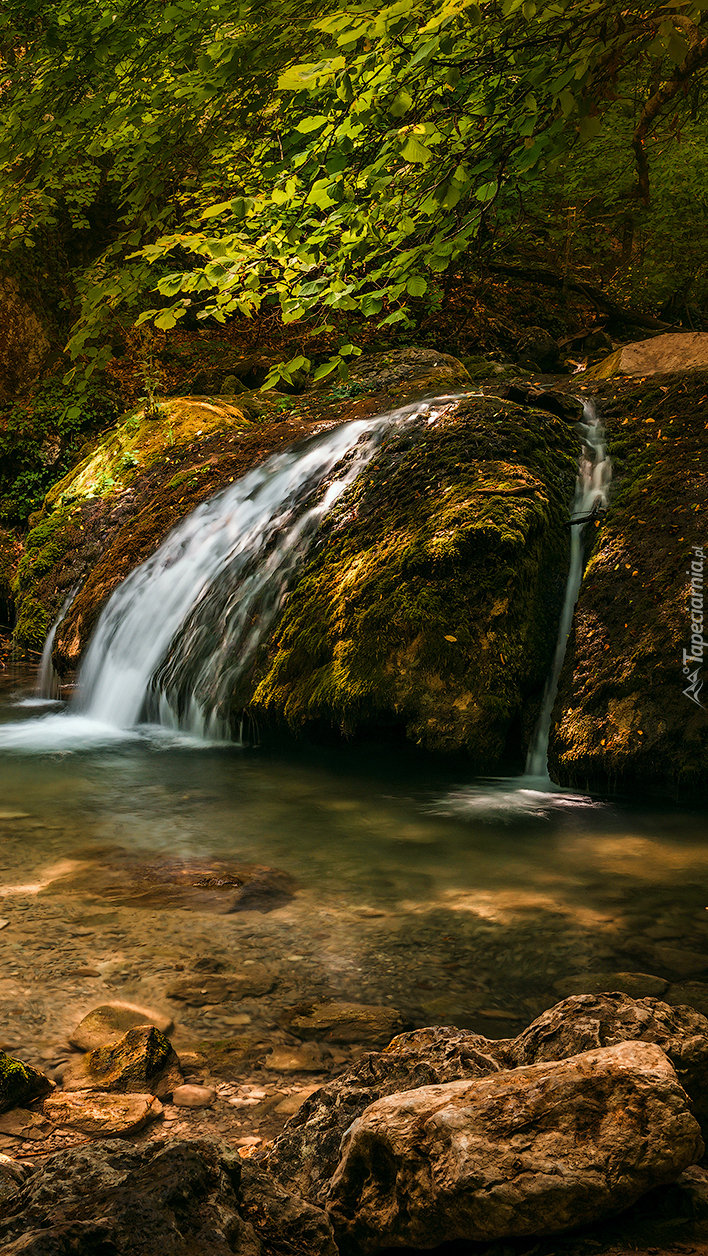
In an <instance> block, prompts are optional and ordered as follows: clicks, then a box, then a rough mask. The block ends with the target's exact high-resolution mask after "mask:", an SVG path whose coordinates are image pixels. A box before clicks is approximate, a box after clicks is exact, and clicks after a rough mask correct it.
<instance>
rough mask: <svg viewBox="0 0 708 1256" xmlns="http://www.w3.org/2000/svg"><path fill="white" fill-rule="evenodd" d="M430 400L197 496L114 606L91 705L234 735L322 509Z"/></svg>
mask: <svg viewBox="0 0 708 1256" xmlns="http://www.w3.org/2000/svg"><path fill="white" fill-rule="evenodd" d="M427 409H428V406H426V405H419V406H408V407H406V408H405V409H402V410H399V411H396V412H394V413H392V414H387V415H382V416H379V417H377V418H375V419H366V420H356V421H354V422H351V423H347V424H343V425H342V426H340V427H336V428H334V429H333V430H331V431H328V432H326V433H323V434H319V435H317V436H314V437H310V438H309V439H308V440H306V441H304V442H303V443H302V444H300V445H299V446H293V447H290V448H288V449H286V450H285V451H284V452H282V453H278V454H274V455H272V456H271V457H270V458H268V459H267V460H266V462H264V463H263V464H262V466H260V467H257V468H255V469H254V470H253V471H250V472H249V473H248V474H247V475H245V476H244V477H243V479H241V480H239V481H238V482H237V483H235V484H234V485H233V487H231V488H228V489H226V490H225V491H222V492H221V493H219V494H218V495H217V496H216V497H213V498H211V499H210V500H209V501H207V502H204V503H203V504H202V505H201V506H199V507H197V509H196V510H195V511H193V513H192V514H191V515H189V516H188V517H187V518H186V519H184V520H183V521H182V523H180V524H179V525H178V526H177V527H176V528H175V529H174V530H173V531H172V532H171V533H170V535H169V536H168V537H167V539H166V541H164V543H163V544H162V546H161V547H160V549H159V550H157V552H156V553H155V554H154V555H153V556H152V557H151V558H149V559H148V560H147V561H146V562H144V563H143V564H142V566H140V567H138V568H136V570H135V571H133V572H132V573H131V575H130V576H128V578H127V579H126V580H125V581H124V582H123V583H122V584H121V585H120V586H119V587H118V589H116V591H115V593H114V594H113V595H112V597H111V599H110V601H109V603H108V605H107V606H106V608H105V610H104V611H103V613H102V615H101V618H100V620H99V622H98V626H97V628H96V632H95V634H94V636H93V639H92V641H91V645H90V647H89V650H88V653H87V655H86V659H85V662H84V664H83V666H82V668H81V672H80V676H79V685H80V695H79V697H78V699H77V705H78V708H79V709H80V710H81V711H82V712H83V713H84V715H85V716H86V717H88V718H89V719H91V720H94V721H96V722H98V723H99V724H103V725H113V726H115V727H118V728H131V727H133V726H134V725H135V724H136V723H138V722H139V721H141V720H152V721H154V722H156V723H160V724H163V725H166V726H167V727H172V728H181V729H183V730H185V731H188V732H191V733H193V734H196V735H197V736H204V735H207V736H209V737H214V738H226V737H228V736H229V735H230V731H231V730H230V727H229V718H228V717H229V698H230V695H231V693H232V692H233V688H234V685H235V684H236V683H237V682H238V679H239V677H242V676H243V675H244V674H245V672H246V671H247V669H248V667H249V666H250V664H251V663H252V661H253V657H254V654H255V652H256V650H257V648H258V645H259V643H260V642H261V641H263V640H264V638H265V637H266V636H267V633H268V631H269V629H270V628H271V627H272V625H273V623H274V621H275V618H276V616H277V614H278V611H279V609H280V607H281V605H282V602H283V598H284V596H285V594H286V593H287V589H288V587H289V585H290V582H291V579H292V575H293V573H294V571H295V569H296V567H297V565H298V564H299V562H300V561H301V559H302V558H303V556H304V555H305V553H306V551H307V549H308V548H309V545H310V542H311V540H312V537H313V535H314V533H315V532H316V530H317V528H318V527H319V524H320V523H321V521H322V518H323V516H324V515H325V513H326V512H327V511H328V510H329V509H330V508H331V507H332V506H333V505H334V503H335V501H336V500H337V499H338V497H340V496H341V494H342V493H343V492H344V490H345V489H346V488H347V487H348V485H350V484H351V483H352V481H353V480H354V479H355V478H356V476H357V475H358V474H359V472H360V471H361V470H362V469H363V467H364V466H365V465H366V463H367V462H368V461H369V460H370V459H371V458H372V457H373V456H374V454H375V453H376V451H377V449H378V448H379V447H380V445H381V442H382V440H383V439H384V436H385V435H386V433H387V432H389V431H390V430H391V429H392V428H393V427H394V426H396V425H397V424H399V423H401V422H403V421H405V420H407V419H409V418H411V417H412V416H413V415H415V414H422V413H424V412H425V411H427ZM332 477H334V478H332Z"/></svg>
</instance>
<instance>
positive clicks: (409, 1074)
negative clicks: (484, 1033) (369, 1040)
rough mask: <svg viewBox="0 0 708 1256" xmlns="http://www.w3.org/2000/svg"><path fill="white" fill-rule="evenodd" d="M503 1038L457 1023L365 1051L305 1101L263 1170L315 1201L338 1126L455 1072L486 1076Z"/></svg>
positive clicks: (495, 1066)
mask: <svg viewBox="0 0 708 1256" xmlns="http://www.w3.org/2000/svg"><path fill="white" fill-rule="evenodd" d="M507 1048H508V1043H506V1042H503V1041H502V1042H499V1043H497V1042H490V1041H488V1040H487V1039H486V1038H482V1037H481V1036H480V1035H479V1034H472V1033H467V1032H465V1031H464V1030H460V1029H451V1028H439V1027H435V1028H433V1029H419V1030H415V1031H413V1032H411V1033H407V1034H399V1035H398V1036H397V1037H396V1038H394V1039H393V1042H391V1043H390V1045H389V1046H388V1048H387V1049H386V1051H383V1052H379V1053H373V1054H369V1055H366V1056H364V1058H363V1059H362V1060H360V1061H359V1062H358V1063H357V1064H355V1065H354V1066H353V1067H352V1068H350V1069H348V1070H347V1071H346V1072H345V1073H343V1074H342V1075H341V1077H338V1078H337V1079H336V1080H335V1081H332V1082H330V1083H329V1084H328V1085H326V1086H322V1087H321V1088H320V1089H319V1090H317V1091H315V1093H314V1094H312V1095H311V1096H310V1097H309V1098H307V1099H306V1100H305V1102H304V1103H303V1104H301V1105H300V1106H299V1108H298V1111H297V1113H296V1115H295V1116H293V1118H292V1119H291V1120H290V1121H289V1123H288V1125H287V1127H286V1129H285V1130H284V1132H283V1133H282V1134H281V1136H280V1137H279V1138H278V1139H276V1141H275V1143H274V1145H273V1148H272V1150H271V1151H270V1152H269V1154H268V1157H267V1165H268V1168H269V1170H270V1171H271V1172H272V1173H274V1174H275V1176H276V1177H277V1178H278V1179H279V1180H280V1181H281V1182H283V1183H284V1184H285V1185H286V1186H288V1187H289V1188H290V1189H292V1190H296V1191H297V1192H298V1193H299V1194H301V1195H303V1196H304V1197H305V1198H306V1199H310V1200H312V1201H313V1202H315V1203H321V1202H322V1200H323V1199H324V1196H325V1194H326V1190H327V1186H328V1183H329V1180H330V1178H331V1177H332V1174H333V1173H334V1171H335V1169H336V1167H337V1162H338V1159H339V1148H340V1143H341V1140H342V1135H343V1134H344V1131H345V1130H346V1129H347V1128H348V1126H349V1125H351V1123H352V1121H353V1120H354V1119H355V1118H356V1117H358V1116H360V1115H361V1113H362V1112H363V1111H364V1109H365V1108H367V1107H368V1106H369V1104H371V1103H374V1102H375V1101H376V1100H377V1099H379V1098H381V1097H382V1096H384V1095H391V1094H394V1093H399V1092H401V1091H408V1090H414V1089H417V1088H418V1087H420V1086H430V1085H435V1084H436V1083H440V1082H448V1081H457V1080H459V1079H460V1078H478V1077H486V1076H488V1075H489V1074H490V1073H496V1072H498V1071H499V1069H500V1068H503V1067H505V1061H506V1054H505V1053H506V1050H507Z"/></svg>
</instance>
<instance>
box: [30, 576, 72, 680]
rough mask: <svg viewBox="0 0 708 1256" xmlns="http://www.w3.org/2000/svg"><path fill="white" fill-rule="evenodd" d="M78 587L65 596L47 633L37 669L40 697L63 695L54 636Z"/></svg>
mask: <svg viewBox="0 0 708 1256" xmlns="http://www.w3.org/2000/svg"><path fill="white" fill-rule="evenodd" d="M78 587H79V586H78V585H75V586H74V588H73V589H72V590H71V592H70V593H68V594H67V596H66V597H65V599H64V601H63V602H62V605H61V610H60V611H59V614H58V615H57V617H56V619H55V620H54V623H53V624H52V626H51V628H50V629H49V632H48V634H47V639H46V641H45V643H44V647H43V649H42V657H41V659H40V660H39V667H38V669H37V686H36V693H37V697H38V698H48V699H49V700H50V701H51V700H53V699H58V698H60V697H61V677H60V676H59V675H58V674H57V673H56V672H55V670H54V664H53V663H52V650H53V648H54V638H55V637H56V635H57V628H58V627H59V625H60V623H61V621H62V619H63V618H64V616H65V615H66V612H67V611H68V609H69V607H70V606H71V603H72V602H73V600H74V598H75V596H76V593H77V590H78Z"/></svg>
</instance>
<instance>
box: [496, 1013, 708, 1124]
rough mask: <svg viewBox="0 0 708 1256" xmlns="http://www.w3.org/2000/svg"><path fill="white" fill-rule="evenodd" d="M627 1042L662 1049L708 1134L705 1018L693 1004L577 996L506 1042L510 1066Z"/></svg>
mask: <svg viewBox="0 0 708 1256" xmlns="http://www.w3.org/2000/svg"><path fill="white" fill-rule="evenodd" d="M629 1041H641V1042H650V1043H656V1045H657V1046H659V1047H661V1049H662V1050H663V1051H664V1052H665V1053H666V1055H667V1056H668V1058H669V1060H670V1061H671V1063H672V1064H673V1066H674V1068H675V1069H676V1073H677V1075H678V1078H679V1081H680V1082H681V1085H682V1086H683V1088H684V1090H686V1091H687V1093H688V1094H689V1095H690V1097H691V1099H692V1101H693V1107H694V1112H695V1113H696V1116H697V1118H698V1120H699V1121H700V1122H701V1126H702V1128H703V1130H704V1133H705V1134H708V1020H707V1019H706V1017H705V1016H701V1015H700V1013H699V1012H695V1011H693V1009H692V1008H689V1007H669V1005H668V1004H667V1003H662V1002H660V1000H659V999H651V998H645V999H638V1000H637V999H631V998H630V997H629V996H628V995H626V994H620V993H617V994H614V993H612V994H600V995H590V994H586V995H575V996H573V997H571V998H569V999H564V1000H563V1002H562V1003H557V1004H556V1005H555V1007H551V1008H549V1009H548V1010H547V1011H546V1012H543V1014H542V1015H541V1016H539V1017H538V1018H537V1019H536V1020H535V1021H533V1022H532V1024H531V1025H529V1027H528V1029H525V1030H524V1031H523V1033H521V1034H519V1036H518V1038H515V1039H514V1041H513V1042H512V1043H510V1044H509V1048H508V1054H507V1059H508V1061H509V1064H508V1067H512V1068H513V1067H515V1066H519V1065H525V1064H534V1063H536V1062H537V1061H541V1060H544V1061H546V1060H548V1061H550V1060H563V1059H566V1058H567V1057H568V1056H571V1055H576V1054H578V1052H581V1051H588V1050H591V1049H593V1048H595V1047H607V1046H611V1045H613V1044H614V1043H620V1042H629Z"/></svg>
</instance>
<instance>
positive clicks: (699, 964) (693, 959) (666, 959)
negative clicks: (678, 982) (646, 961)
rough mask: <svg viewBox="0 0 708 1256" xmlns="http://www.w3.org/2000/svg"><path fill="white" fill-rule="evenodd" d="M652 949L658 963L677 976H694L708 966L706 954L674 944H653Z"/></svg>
mask: <svg viewBox="0 0 708 1256" xmlns="http://www.w3.org/2000/svg"><path fill="white" fill-rule="evenodd" d="M653 949H654V956H655V958H656V959H657V960H658V961H659V963H660V964H661V965H662V966H663V967H664V968H668V969H669V971H670V972H674V973H676V975H677V976H679V977H694V976H696V974H697V973H704V972H705V971H706V969H707V968H708V955H700V954H699V953H698V952H696V951H684V950H682V949H680V948H679V947H675V946H655V947H654V948H653Z"/></svg>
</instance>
